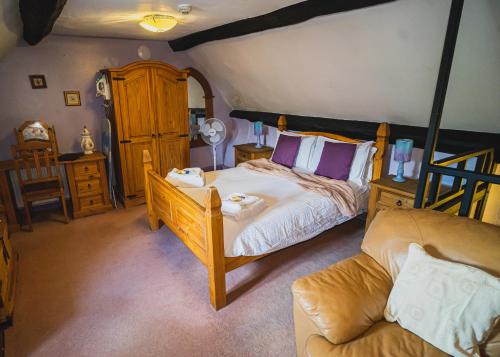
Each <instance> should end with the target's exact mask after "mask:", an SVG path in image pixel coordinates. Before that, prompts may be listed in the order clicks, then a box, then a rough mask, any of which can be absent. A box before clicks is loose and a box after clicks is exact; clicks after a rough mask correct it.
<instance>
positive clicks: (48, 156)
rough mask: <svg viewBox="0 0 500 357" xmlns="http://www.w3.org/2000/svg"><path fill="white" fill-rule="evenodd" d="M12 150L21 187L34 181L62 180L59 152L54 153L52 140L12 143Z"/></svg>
mask: <svg viewBox="0 0 500 357" xmlns="http://www.w3.org/2000/svg"><path fill="white" fill-rule="evenodd" d="M11 150H12V158H13V161H14V166H15V168H16V173H17V178H18V180H19V184H20V185H21V188H22V187H24V186H25V185H29V184H33V183H39V182H46V181H54V180H59V181H60V174H59V173H60V171H59V161H58V159H57V153H54V150H53V148H52V145H51V143H50V142H39V141H32V142H28V143H25V144H18V145H12V149H11ZM23 171H24V175H23Z"/></svg>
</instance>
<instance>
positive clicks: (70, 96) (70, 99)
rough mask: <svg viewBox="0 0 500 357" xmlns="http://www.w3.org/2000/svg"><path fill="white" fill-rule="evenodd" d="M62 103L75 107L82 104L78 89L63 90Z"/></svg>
mask: <svg viewBox="0 0 500 357" xmlns="http://www.w3.org/2000/svg"><path fill="white" fill-rule="evenodd" d="M64 103H66V106H67V107H75V106H80V105H82V102H81V101H80V92H79V91H64Z"/></svg>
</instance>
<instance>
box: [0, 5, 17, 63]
mask: <svg viewBox="0 0 500 357" xmlns="http://www.w3.org/2000/svg"><path fill="white" fill-rule="evenodd" d="M21 31H22V24H21V15H20V13H19V2H18V0H2V1H0V60H1V59H2V58H3V57H4V56H5V55H6V54H7V53H8V52H9V50H11V49H12V48H13V47H14V46H15V45H16V43H17V40H18V38H19V36H20V35H21Z"/></svg>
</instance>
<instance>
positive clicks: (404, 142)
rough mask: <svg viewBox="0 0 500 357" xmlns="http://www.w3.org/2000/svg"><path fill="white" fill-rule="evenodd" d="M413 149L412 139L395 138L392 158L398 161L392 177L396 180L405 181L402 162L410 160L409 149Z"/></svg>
mask: <svg viewBox="0 0 500 357" xmlns="http://www.w3.org/2000/svg"><path fill="white" fill-rule="evenodd" d="M412 149H413V140H411V139H397V140H396V151H395V153H394V160H396V161H398V162H399V165H398V172H397V175H396V177H394V178H393V180H394V181H396V182H405V181H406V179H405V178H404V177H403V174H404V164H405V162H408V161H410V160H411V151H412Z"/></svg>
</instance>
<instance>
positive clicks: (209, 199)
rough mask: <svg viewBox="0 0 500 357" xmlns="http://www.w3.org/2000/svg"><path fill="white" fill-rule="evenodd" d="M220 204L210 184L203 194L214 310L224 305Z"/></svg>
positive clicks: (224, 282)
mask: <svg viewBox="0 0 500 357" xmlns="http://www.w3.org/2000/svg"><path fill="white" fill-rule="evenodd" d="M221 206H222V201H221V199H220V196H219V192H217V189H216V188H215V187H213V186H210V187H209V188H208V190H207V194H206V195H205V221H206V249H207V261H206V264H207V270H208V288H209V290H210V303H211V304H212V306H213V307H214V309H215V310H219V309H221V308H223V307H224V306H226V268H225V261H224V229H223V224H222V212H221Z"/></svg>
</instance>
